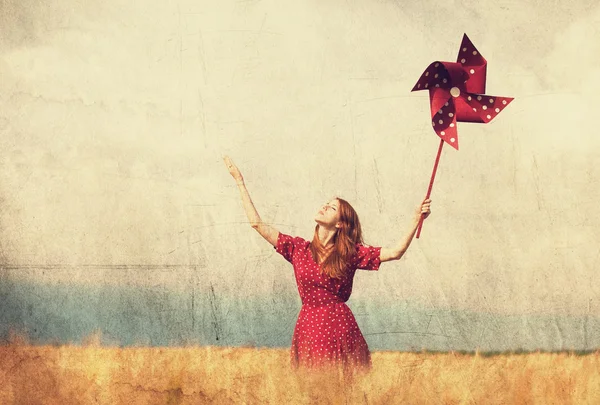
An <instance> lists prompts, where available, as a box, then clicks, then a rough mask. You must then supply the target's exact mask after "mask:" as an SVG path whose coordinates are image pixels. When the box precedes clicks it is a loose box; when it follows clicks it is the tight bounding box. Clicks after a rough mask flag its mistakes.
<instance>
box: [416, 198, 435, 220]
mask: <svg viewBox="0 0 600 405" xmlns="http://www.w3.org/2000/svg"><path fill="white" fill-rule="evenodd" d="M430 207H431V198H426V199H425V200H423V202H422V203H421V205H419V207H418V208H417V210H416V212H415V217H416V219H417V220H420V219H421V216H422V217H423V219H425V218H427V217H428V216H429V214H431V208H430Z"/></svg>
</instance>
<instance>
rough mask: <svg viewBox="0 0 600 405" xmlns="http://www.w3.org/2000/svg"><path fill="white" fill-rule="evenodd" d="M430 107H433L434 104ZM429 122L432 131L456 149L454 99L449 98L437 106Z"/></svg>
mask: <svg viewBox="0 0 600 405" xmlns="http://www.w3.org/2000/svg"><path fill="white" fill-rule="evenodd" d="M448 94H450V93H448ZM431 107H432V108H433V107H434V105H432V106H431ZM436 107H437V104H436ZM432 114H433V111H432ZM431 123H432V125H433V128H434V131H435V132H436V133H437V134H438V136H439V137H440V138H442V139H443V140H444V141H446V142H447V143H449V144H450V145H452V146H453V147H454V148H456V149H458V141H457V139H458V137H457V135H456V134H457V131H456V109H455V105H454V101H452V100H451V99H450V100H448V101H446V102H444V104H442V105H441V106H440V107H439V110H437V111H435V114H433V117H432V118H431Z"/></svg>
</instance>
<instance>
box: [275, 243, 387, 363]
mask: <svg viewBox="0 0 600 405" xmlns="http://www.w3.org/2000/svg"><path fill="white" fill-rule="evenodd" d="M309 244H310V242H308V241H306V240H304V239H302V238H300V237H292V236H289V235H285V234H283V233H279V235H278V237H277V246H275V250H276V251H277V252H278V253H280V254H281V255H282V256H283V257H284V258H285V259H286V260H287V261H289V262H290V263H292V265H293V266H294V275H295V277H296V284H297V285H298V292H299V293H300V298H301V300H302V308H301V309H300V313H299V314H298V321H297V322H296V328H295V329H294V336H293V338H292V347H291V353H290V357H291V363H292V366H293V367H294V368H299V367H302V368H320V367H322V366H332V365H334V366H341V367H342V368H343V369H351V370H352V369H363V370H365V369H369V368H370V367H371V353H370V352H369V347H368V346H367V342H366V341H365V339H364V337H363V335H362V333H361V332H360V329H359V328H358V325H357V323H356V320H355V319H354V315H353V314H352V311H351V310H350V308H349V307H348V306H347V305H346V304H345V302H346V301H348V298H350V294H351V293H352V282H353V279H354V273H355V271H356V269H364V270H378V269H379V265H380V264H381V261H380V258H379V255H380V252H381V248H380V247H371V246H365V245H361V244H357V246H356V248H357V249H356V252H357V253H356V255H355V256H354V258H353V260H352V261H351V263H350V265H349V267H348V270H347V272H346V275H345V276H344V277H343V278H342V279H334V278H330V277H329V276H327V275H325V274H322V273H321V269H320V266H319V265H318V264H317V263H316V262H315V261H314V260H313V257H312V254H311V252H310V249H309Z"/></svg>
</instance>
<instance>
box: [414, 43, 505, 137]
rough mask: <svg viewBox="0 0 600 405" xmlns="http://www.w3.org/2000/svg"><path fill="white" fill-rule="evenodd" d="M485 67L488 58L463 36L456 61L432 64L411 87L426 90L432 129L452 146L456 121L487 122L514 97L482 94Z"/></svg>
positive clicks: (483, 90) (456, 134)
mask: <svg viewBox="0 0 600 405" xmlns="http://www.w3.org/2000/svg"><path fill="white" fill-rule="evenodd" d="M486 70H487V61H486V60H485V58H484V57H483V56H482V55H481V53H480V52H479V51H478V50H477V49H476V48H475V46H474V45H473V43H472V42H471V40H470V39H469V38H468V37H467V35H464V36H463V40H462V43H461V46H460V48H459V50H458V56H457V58H456V62H440V61H436V62H433V63H431V64H430V65H429V66H428V67H427V69H426V70H425V72H423V74H422V75H421V77H420V78H419V80H418V81H417V83H416V84H415V86H414V88H413V90H412V91H415V90H428V92H429V102H430V105H431V125H432V128H433V130H434V131H435V132H436V134H437V135H438V136H440V137H441V138H442V139H443V140H444V141H445V142H446V143H448V144H449V145H451V146H453V147H454V148H455V149H458V133H457V125H456V123H457V122H458V121H461V122H481V123H487V122H490V121H491V120H493V119H494V118H495V117H496V116H497V115H498V114H499V113H500V112H501V111H502V110H503V109H504V108H505V107H506V106H507V105H508V104H509V103H510V102H511V101H512V100H513V99H512V98H510V97H496V96H490V95H486V94H483V93H485V87H486V86H485V82H486Z"/></svg>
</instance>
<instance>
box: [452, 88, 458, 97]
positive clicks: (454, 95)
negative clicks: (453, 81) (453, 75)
mask: <svg viewBox="0 0 600 405" xmlns="http://www.w3.org/2000/svg"><path fill="white" fill-rule="evenodd" d="M450 95H451V96H452V97H458V96H460V89H459V88H458V87H452V88H451V89H450Z"/></svg>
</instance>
